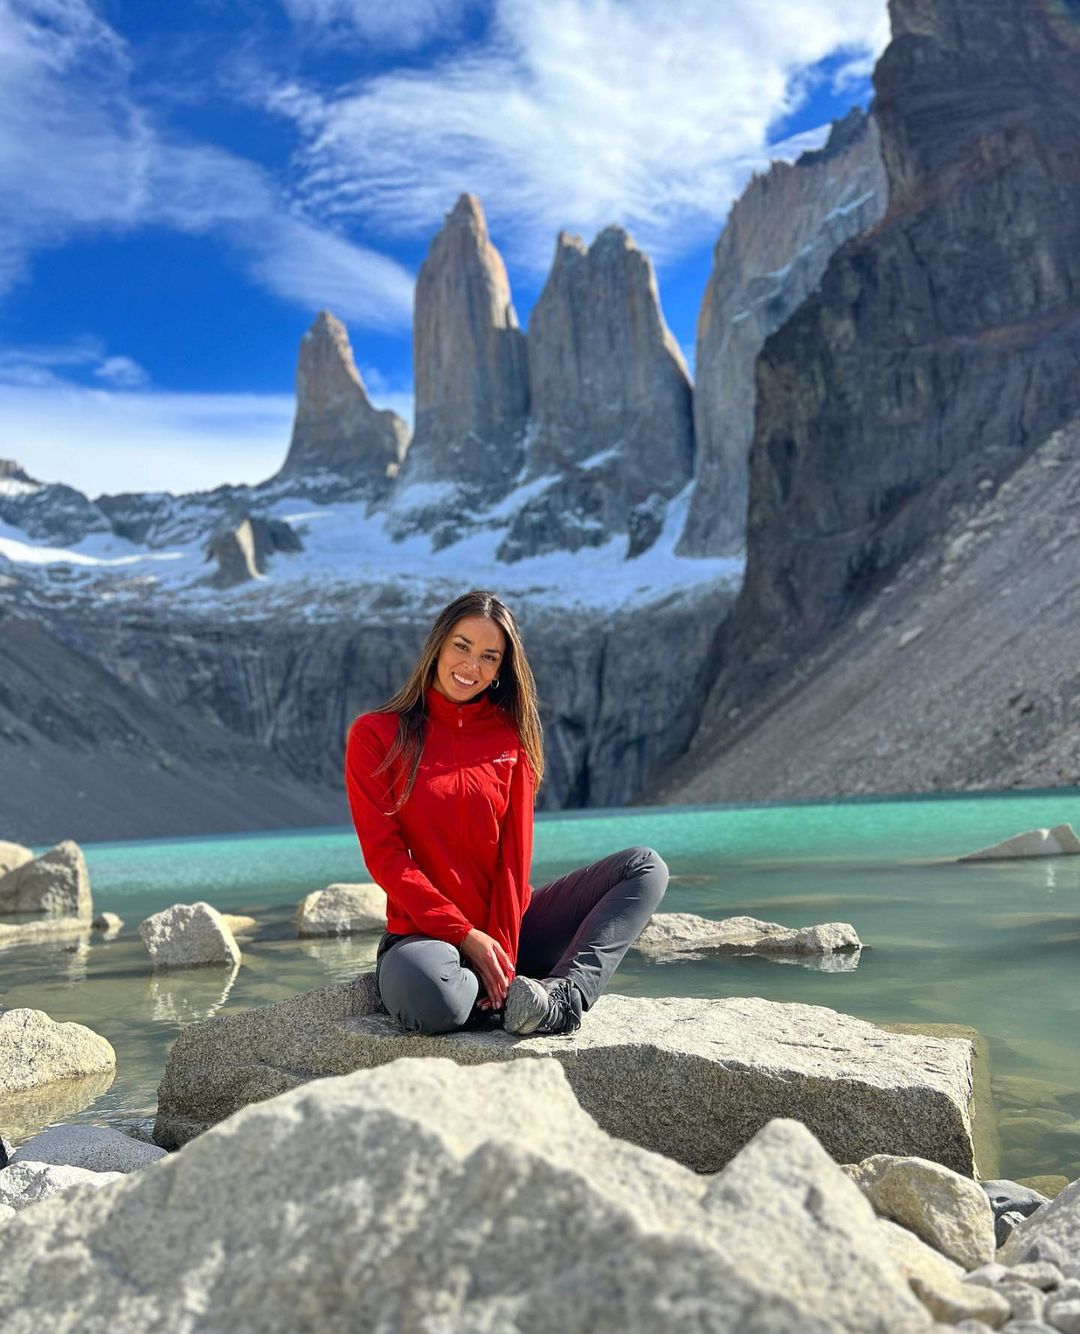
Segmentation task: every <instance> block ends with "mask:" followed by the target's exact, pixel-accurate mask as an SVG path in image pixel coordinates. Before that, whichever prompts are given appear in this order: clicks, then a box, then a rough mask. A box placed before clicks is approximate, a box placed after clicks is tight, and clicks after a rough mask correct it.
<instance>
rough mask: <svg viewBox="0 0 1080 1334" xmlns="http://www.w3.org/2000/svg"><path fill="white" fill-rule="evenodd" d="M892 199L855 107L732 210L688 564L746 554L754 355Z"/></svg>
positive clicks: (704, 396)
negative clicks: (822, 141)
mask: <svg viewBox="0 0 1080 1334" xmlns="http://www.w3.org/2000/svg"><path fill="white" fill-rule="evenodd" d="M886 195H887V187H886V183H885V168H884V164H883V163H882V160H881V148H880V143H879V136H878V130H877V124H876V122H875V121H874V118H873V117H872V116H867V115H866V114H865V113H864V112H863V111H861V110H860V109H859V108H858V107H854V108H853V109H852V110H851V112H849V114H848V115H847V116H846V117H845V118H844V119H843V120H842V121H838V122H836V124H834V126H833V129H832V132H831V134H830V136H829V139H828V142H827V143H826V145H825V147H824V148H823V149H821V150H819V151H817V152H812V153H804V154H803V155H802V157H800V158H799V159H798V161H796V162H795V163H789V162H774V163H773V165H772V166H771V167H770V168H769V170H768V171H767V172H766V173H765V174H764V175H760V176H755V177H754V178H753V180H751V182H750V184H749V185H748V186H747V188H746V189H745V190H744V191H743V193H742V195H741V196H740V197H739V198H738V199H737V200H736V201H735V203H734V204H733V205H732V209H731V213H730V214H729V216H728V220H727V222H726V224H725V226H724V230H723V231H722V232H721V233H720V239H719V240H718V241H717V243H716V249H715V251H714V254H713V269H712V273H711V275H710V277H709V281H708V284H707V286H706V288H705V296H704V299H703V301H702V304H701V311H700V314H699V315H698V329H697V352H696V357H695V366H696V379H697V383H696V386H695V392H694V431H695V435H696V438H697V450H698V465H697V475H696V478H695V484H694V494H693V499H692V500H691V503H690V513H689V515H688V516H687V520H686V530H685V532H684V533H683V536H682V540H681V541H680V543H679V550H680V551H681V552H683V553H684V554H685V555H688V556H716V555H723V554H726V553H731V552H737V551H741V550H742V549H743V548H744V547H745V545H746V504H747V487H748V484H749V476H750V463H749V459H750V446H751V443H752V442H753V438H754V395H755V384H754V363H755V361H756V360H757V357H758V353H759V352H760V351H761V348H762V345H763V344H764V342H765V339H766V338H767V337H768V335H769V334H771V333H773V332H774V331H775V330H777V329H779V328H780V327H781V325H783V324H784V322H785V321H786V320H787V319H788V318H789V316H790V315H791V314H792V313H793V312H794V311H795V310H796V309H798V307H799V306H800V305H801V304H802V302H803V301H804V300H805V299H806V297H807V296H809V294H810V293H811V292H812V291H814V290H815V288H816V287H817V285H818V283H819V282H820V281H821V275H822V274H823V273H824V271H825V266H826V265H827V264H828V262H829V260H830V259H831V258H832V256H833V254H834V253H835V251H837V250H838V249H839V248H840V246H841V245H842V244H843V243H844V242H845V241H846V240H847V239H848V238H849V237H851V236H858V235H859V234H860V233H861V232H864V231H866V230H868V228H870V227H871V226H873V224H874V223H876V222H877V221H878V219H879V218H880V217H881V215H882V214H883V213H884V212H885V203H886Z"/></svg>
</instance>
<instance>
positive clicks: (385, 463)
mask: <svg viewBox="0 0 1080 1334" xmlns="http://www.w3.org/2000/svg"><path fill="white" fill-rule="evenodd" d="M408 437H409V428H408V426H407V425H406V423H405V422H404V421H402V419H401V418H400V417H399V416H397V414H396V413H393V412H388V411H382V410H379V409H377V408H374V407H373V406H372V405H371V402H370V401H369V399H368V396H367V390H366V389H365V387H364V382H363V379H362V378H361V376H360V372H359V371H358V370H357V368H356V362H355V360H354V358H353V350H352V346H351V344H350V343H349V335H348V333H347V332H346V330H345V326H344V325H343V324H342V323H341V321H340V320H339V319H337V318H336V317H335V316H334V315H332V314H331V313H330V312H329V311H328V310H321V311H320V312H319V314H318V315H317V316H316V317H315V322H314V323H313V324H312V326H311V328H310V329H309V330H308V331H307V333H305V334H304V336H303V338H302V339H301V341H300V360H299V364H298V365H297V368H296V417H295V419H294V421H293V429H292V440H291V441H290V443H289V453H288V456H287V457H286V459H285V462H284V464H283V465H282V467H281V471H280V472H279V473H278V474H277V476H276V478H275V479H272V480H281V479H285V478H298V479H301V480H303V479H305V478H307V477H308V476H309V475H310V474H312V473H316V472H319V471H320V470H324V471H326V472H329V473H333V474H336V475H337V476H340V477H342V478H343V479H345V480H346V481H347V482H348V483H351V484H353V485H354V486H359V487H361V488H362V489H364V490H365V491H366V492H367V493H368V494H369V495H370V496H371V497H372V498H376V497H378V496H380V495H383V494H384V493H385V492H386V490H387V488H388V487H389V484H390V482H391V480H392V479H393V478H394V477H396V476H397V472H398V468H399V467H400V465H401V461H402V459H403V458H404V457H405V450H406V448H407V445H408Z"/></svg>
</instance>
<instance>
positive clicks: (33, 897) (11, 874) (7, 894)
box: [0, 838, 94, 923]
mask: <svg viewBox="0 0 1080 1334" xmlns="http://www.w3.org/2000/svg"><path fill="white" fill-rule="evenodd" d="M0 912H3V913H45V914H46V915H47V916H48V917H57V918H67V919H72V918H74V919H77V920H78V921H80V922H86V923H89V921H90V919H91V917H93V915H94V905H93V901H92V899H91V896H90V876H89V873H88V872H87V869H86V858H85V857H84V856H83V854H82V848H80V847H79V845H78V844H77V843H75V842H74V841H73V840H72V839H70V838H68V839H65V840H64V841H63V842H62V843H58V844H57V845H56V847H55V848H50V849H49V851H48V852H43V853H42V854H41V856H40V857H34V858H32V860H30V861H27V862H23V863H22V865H20V866H16V867H15V869H14V870H12V871H8V872H7V874H6V875H3V876H0Z"/></svg>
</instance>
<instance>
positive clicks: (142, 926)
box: [139, 902, 240, 968]
mask: <svg viewBox="0 0 1080 1334" xmlns="http://www.w3.org/2000/svg"><path fill="white" fill-rule="evenodd" d="M139 938H140V940H141V941H142V943H143V944H144V945H145V946H146V948H147V950H148V952H149V954H150V958H151V959H152V960H153V962H154V967H155V968H196V967H200V966H202V965H204V964H205V965H210V964H217V965H220V966H224V967H227V968H235V967H236V965H237V964H238V963H239V962H240V946H239V945H237V943H236V939H235V937H234V936H233V933H232V931H230V930H229V926H228V923H227V922H226V921H225V919H224V918H223V917H222V915H221V913H219V912H218V910H217V909H216V908H213V907H211V905H210V904H209V903H202V902H199V903H174V904H173V906H172V907H171V908H164V909H163V910H162V911H161V912H157V913H154V915H153V916H152V917H148V918H147V919H146V920H145V921H144V922H140V923H139Z"/></svg>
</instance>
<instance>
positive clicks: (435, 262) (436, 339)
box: [403, 194, 529, 497]
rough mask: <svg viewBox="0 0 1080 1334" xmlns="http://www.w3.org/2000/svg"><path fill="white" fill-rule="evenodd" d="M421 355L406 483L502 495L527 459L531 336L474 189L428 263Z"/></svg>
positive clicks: (417, 349)
mask: <svg viewBox="0 0 1080 1334" xmlns="http://www.w3.org/2000/svg"><path fill="white" fill-rule="evenodd" d="M413 354H414V355H413V360H414V374H415V382H416V430H415V433H414V437H413V443H412V445H411V447H410V450H409V456H408V461H407V463H406V467H405V470H404V473H403V480H404V481H405V482H406V483H415V482H449V483H453V484H457V485H460V486H464V487H467V488H475V489H478V490H479V491H480V492H481V493H483V494H485V495H491V496H493V497H494V496H496V495H498V494H500V493H501V492H502V491H504V490H505V489H506V487H507V486H508V485H509V484H510V482H511V481H512V480H513V478H514V477H515V476H516V475H517V472H518V470H519V468H520V463H521V447H520V438H521V436H522V433H523V431H524V428H525V419H526V415H527V412H528V393H529V391H528V375H527V370H526V362H525V336H524V334H523V333H522V332H521V330H520V329H519V328H518V321H517V315H516V313H515V311H514V305H513V301H512V299H511V295H510V282H509V279H508V278H507V276H506V266H505V265H504V264H503V261H502V256H501V255H500V254H499V252H498V250H496V248H495V246H494V245H493V244H492V242H491V239H490V237H489V235H488V230H487V222H486V220H485V218H484V211H483V209H482V208H481V205H480V201H479V200H478V199H477V198H476V196H475V195H468V194H464V195H462V196H461V197H460V198H459V199H458V201H457V203H456V204H455V205H454V208H453V209H452V210H451V212H450V213H449V214H448V215H447V218H446V221H445V222H444V224H443V227H442V229H441V230H440V231H439V233H438V234H437V235H436V237H435V239H434V240H433V241H432V243H431V248H430V250H429V251H428V255H427V258H426V259H425V260H424V263H423V265H422V266H421V268H420V274H419V277H418V279H417V283H416V302H415V311H414V320H413Z"/></svg>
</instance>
